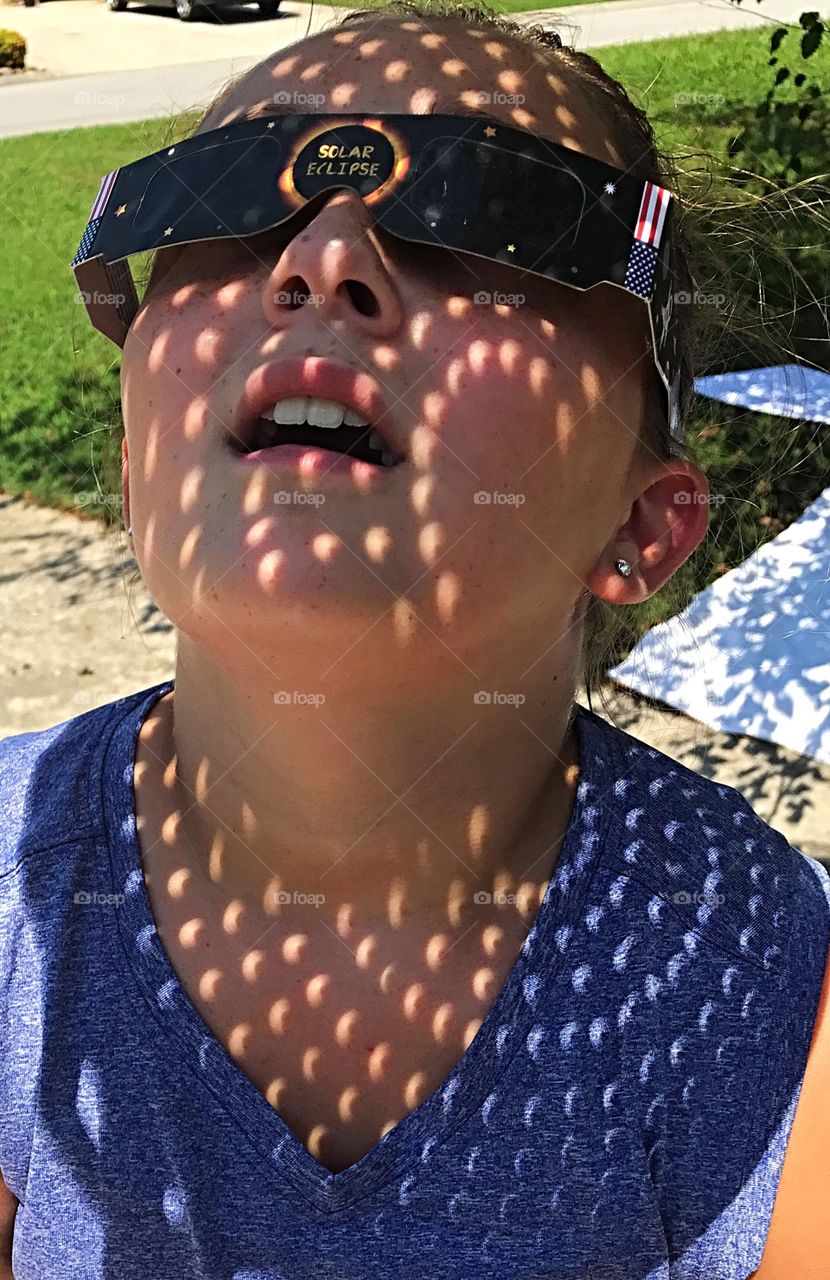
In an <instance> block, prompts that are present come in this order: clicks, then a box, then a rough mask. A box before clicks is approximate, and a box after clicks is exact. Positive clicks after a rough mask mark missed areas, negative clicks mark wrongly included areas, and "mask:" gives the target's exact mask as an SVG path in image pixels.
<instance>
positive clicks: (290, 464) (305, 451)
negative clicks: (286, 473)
mask: <svg viewBox="0 0 830 1280" xmlns="http://www.w3.org/2000/svg"><path fill="white" fill-rule="evenodd" d="M236 456H237V458H238V459H239V462H240V463H241V464H242V466H243V467H257V466H262V467H269V468H272V469H274V470H277V469H279V470H283V469H288V470H290V471H292V472H293V473H294V475H296V476H298V477H299V478H300V479H304V480H309V479H310V480H319V479H322V477H323V476H329V475H347V476H351V478H352V479H353V480H363V479H364V477H366V476H371V477H372V478H373V479H374V477H375V476H378V475H390V474H391V472H393V471H395V470H396V469H397V467H398V466H400V463H396V464H395V466H394V467H382V466H381V467H379V466H375V464H374V463H373V462H364V461H363V459H362V458H352V457H350V456H349V454H347V453H335V452H334V450H332V449H318V448H316V447H315V446H314V445H310V444H279V445H274V446H272V447H271V448H270V449H255V450H254V451H253V453H238V452H237V453H236Z"/></svg>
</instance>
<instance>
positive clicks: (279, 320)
mask: <svg viewBox="0 0 830 1280" xmlns="http://www.w3.org/2000/svg"><path fill="white" fill-rule="evenodd" d="M263 307H264V310H265V315H266V318H267V319H268V322H269V324H271V325H273V326H275V327H276V328H281V329H284V328H286V327H287V326H289V325H291V324H294V323H297V322H298V321H299V320H300V319H302V318H307V317H308V316H309V314H310V315H313V316H314V317H315V318H316V319H317V320H319V321H320V322H321V323H325V324H327V325H328V326H330V327H333V328H337V327H341V326H343V327H346V326H347V327H348V328H349V329H350V330H352V331H354V330H357V331H359V332H362V333H364V334H366V335H367V336H371V337H377V338H382V337H389V336H391V334H392V333H394V332H395V331H396V330H397V328H398V326H399V325H400V323H401V318H402V307H401V300H400V296H399V292H398V288H397V286H396V283H395V281H394V279H393V277H392V275H391V274H390V271H389V269H388V267H387V265H386V263H385V261H384V259H383V257H382V255H381V251H380V246H379V244H378V242H377V238H376V236H375V232H374V223H373V221H372V218H371V217H370V215H369V213H368V211H367V209H366V206H365V204H364V203H363V201H362V200H361V198H360V196H359V195H358V194H357V192H356V191H337V192H335V193H334V194H333V195H332V197H331V198H330V199H329V200H327V201H326V203H325V204H324V205H323V206H322V208H321V209H319V210H318V212H317V214H316V215H315V216H314V217H313V218H312V219H311V221H310V222H308V223H306V225H305V226H304V227H303V228H302V230H300V231H298V232H297V234H296V235H295V236H294V237H293V238H292V239H291V241H290V242H289V243H288V244H287V245H286V247H285V249H284V250H283V251H282V253H281V254H280V257H279V260H278V262H277V263H276V265H275V267H274V270H273V271H272V272H271V274H270V276H269V278H268V280H267V281H266V284H265V296H264V298H263Z"/></svg>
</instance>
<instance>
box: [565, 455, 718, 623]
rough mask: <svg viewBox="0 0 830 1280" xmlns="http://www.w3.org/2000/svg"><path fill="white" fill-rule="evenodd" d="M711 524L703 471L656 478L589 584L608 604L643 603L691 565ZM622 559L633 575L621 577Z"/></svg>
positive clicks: (690, 467)
mask: <svg viewBox="0 0 830 1280" xmlns="http://www.w3.org/2000/svg"><path fill="white" fill-rule="evenodd" d="M708 523H709V486H708V482H707V480H706V477H705V475H704V474H703V472H702V471H700V470H699V469H698V468H697V467H695V466H694V464H688V467H686V466H684V468H683V470H681V471H677V470H672V471H671V472H668V473H664V474H662V475H660V476H658V477H657V478H656V479H655V480H653V481H652V483H651V484H649V485H648V486H647V488H645V489H644V490H643V491H642V492H641V493H640V494H638V496H637V497H636V498H635V499H634V502H633V503H632V505H631V508H630V512H629V516H628V519H627V520H626V522H625V524H624V525H622V526H621V527H620V528H619V529H618V530H617V531H616V533H615V535H614V537H613V539H612V540H611V541H610V542H609V543H608V544H607V545H606V546H605V547H604V548H603V551H602V555H601V557H600V560H599V561H598V563H597V565H596V567H595V568H594V569H593V570H592V572H591V574H590V576H589V578H588V581H587V585H588V586H589V587H590V589H591V591H592V592H593V593H594V595H597V596H600V597H601V598H602V599H603V600H605V601H606V602H607V603H608V604H641V603H642V602H643V601H644V600H648V598H649V597H650V596H652V595H654V593H655V592H656V591H659V590H660V588H661V587H662V586H663V584H664V583H665V582H666V581H667V580H668V579H669V578H670V577H671V575H672V574H673V573H674V572H675V570H676V569H678V568H679V567H680V565H681V564H683V562H684V561H685V560H688V558H689V556H690V555H691V554H692V552H693V551H694V549H695V547H697V545H698V543H700V541H701V540H702V539H703V537H704V536H705V533H706V529H707V528H708ZM619 560H626V561H628V563H629V565H630V566H631V572H630V574H625V573H622V572H620V570H619V569H618V567H617V562H618V561H619Z"/></svg>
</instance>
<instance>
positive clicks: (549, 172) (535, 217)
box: [71, 114, 683, 443]
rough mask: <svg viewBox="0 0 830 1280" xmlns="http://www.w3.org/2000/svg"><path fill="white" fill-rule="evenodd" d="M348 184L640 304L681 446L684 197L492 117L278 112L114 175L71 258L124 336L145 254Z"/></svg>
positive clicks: (486, 251)
mask: <svg viewBox="0 0 830 1280" xmlns="http://www.w3.org/2000/svg"><path fill="white" fill-rule="evenodd" d="M343 187H346V188H350V189H351V190H353V191H356V192H357V193H358V194H359V195H360V196H361V198H362V199H363V200H364V202H365V203H366V206H367V208H368V209H369V210H370V211H371V214H372V217H373V218H374V219H375V220H376V222H377V223H378V224H379V225H380V226H381V227H383V228H384V229H385V230H387V231H390V232H392V233H393V234H394V235H396V236H400V237H401V238H402V239H404V240H412V241H417V242H420V243H423V244H430V245H437V246H441V247H443V248H446V249H448V250H451V251H455V252H458V253H464V254H474V255H476V256H478V257H481V258H486V259H490V260H491V261H493V262H499V263H503V264H505V265H508V266H512V267H516V268H518V269H519V270H520V271H529V272H531V273H533V274H534V275H540V276H545V277H547V278H548V279H551V280H556V281H558V282H559V283H560V284H565V285H568V286H570V287H571V288H576V289H590V288H592V287H593V286H595V285H598V284H603V283H607V284H612V285H616V286H617V287H619V288H621V289H625V290H626V291H627V292H629V293H632V294H634V295H635V296H636V297H638V298H641V299H642V300H643V302H644V303H645V304H646V306H647V307H648V314H649V322H650V328H651V338H652V350H653V354H654V361H655V365H656V367H657V370H658V372H659V374H660V378H661V380H662V382H663V384H664V386H665V388H666V397H667V400H666V403H667V420H668V423H669V427H670V431H671V436H672V439H673V440H674V441H676V442H678V443H680V442H682V438H683V423H682V420H681V413H680V407H679V394H678V384H679V378H678V363H679V362H678V349H677V336H676V327H675V324H674V323H673V319H674V315H673V305H672V303H673V291H674V282H673V272H672V264H671V250H672V236H671V221H672V197H671V193H670V192H669V191H667V190H666V189H665V188H664V187H659V186H657V185H656V184H654V183H651V182H647V181H643V179H642V178H635V177H632V176H631V175H630V174H628V173H625V172H623V171H621V170H619V169H615V168H613V167H612V166H610V165H607V164H604V163H603V162H602V161H599V160H596V159H594V158H593V157H591V156H586V155H583V154H582V153H581V152H578V151H573V150H571V149H570V148H568V147H562V146H559V145H558V144H556V143H554V142H550V141H548V140H547V139H545V138H539V137H537V136H536V135H534V134H531V133H527V132H525V131H524V130H521V129H514V128H511V127H509V126H507V125H504V124H502V123H501V122H499V121H497V120H495V119H489V118H488V117H486V116H482V117H470V116H460V115H459V116H453V115H427V116H424V115H384V116H377V117H366V116H359V115H353V114H349V115H346V114H340V115H326V116H321V115H274V116H271V117H268V116H266V117H263V118H261V119H258V120H244V121H238V122H237V123H235V124H230V125H227V126H225V127H224V128H221V129H214V130H211V131H210V132H205V133H202V134H197V135H196V136H194V137H191V138H187V139H185V140H184V141H183V142H179V143H177V144H176V145H175V146H172V147H168V148H164V149H162V150H161V151H156V152H154V153H153V154H152V155H149V156H144V157H143V158H142V159H140V160H136V161H135V162H134V163H132V164H129V165H125V166H123V167H122V168H119V169H115V170H113V171H112V173H109V174H107V175H106V176H105V177H104V178H102V180H101V185H100V188H99V190H98V195H97V196H96V198H95V201H94V203H93V206H92V210H91V212H90V216H89V221H88V222H87V225H86V228H85V230H84V233H83V237H82V239H81V244H80V247H79V249H78V252H77V253H76V255H75V257H74V258H73V260H72V264H71V265H72V270H73V271H74V273H75V278H76V280H77V282H78V286H79V289H80V291H81V297H82V298H83V301H84V303H85V305H86V308H87V311H88V313H89V317H90V320H91V322H92V324H93V325H94V326H95V328H97V329H99V330H100V331H101V332H102V333H103V334H105V335H106V337H108V338H110V339H111V340H112V341H113V342H115V343H116V344H117V345H118V346H123V343H124V340H125V338H126V335H127V330H128V329H129V327H130V324H131V323H132V321H133V319H134V317H135V314H136V312H137V310H138V307H139V297H138V293H137V291H136V287H135V282H134V280H133V276H132V272H131V270H130V267H129V263H128V261H127V259H128V258H130V257H131V256H132V255H133V254H136V253H142V252H146V251H147V250H151V249H160V248H165V247H168V246H170V245H181V244H187V243H190V242H192V241H198V240H214V239H224V238H228V237H234V238H239V237H245V236H252V235H256V234H258V233H260V232H263V231H268V230H271V229H272V228H273V227H277V226H280V225H281V224H283V223H286V222H289V220H290V219H291V218H292V217H293V216H294V215H296V214H297V213H298V211H299V210H300V209H302V208H303V206H304V205H306V204H307V203H308V202H309V201H312V200H314V199H315V197H318V196H321V195H323V193H325V192H331V191H334V190H336V189H337V188H343ZM471 266H472V267H473V268H474V264H471Z"/></svg>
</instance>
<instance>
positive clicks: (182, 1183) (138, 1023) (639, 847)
mask: <svg viewBox="0 0 830 1280" xmlns="http://www.w3.org/2000/svg"><path fill="white" fill-rule="evenodd" d="M171 687H172V682H171V681H165V682H163V683H162V684H159V685H156V686H154V687H152V688H150V689H144V690H141V691H139V692H138V693H136V694H134V695H131V696H130V697H127V698H122V699H119V700H118V701H117V702H113V703H109V704H107V705H105V706H102V707H97V708H95V709H93V710H90V711H87V712H85V713H84V714H82V715H78V716H76V717H74V718H73V719H70V720H68V721H66V722H65V723H63V724H59V725H56V726H54V727H52V728H49V729H46V730H43V731H41V732H37V733H28V734H21V735H17V736H15V737H11V738H6V739H5V740H4V741H3V742H2V743H0V805H2V843H1V844H0V1027H1V1028H2V1029H1V1030H0V1169H2V1173H3V1176H4V1178H5V1179H6V1181H7V1183H8V1185H9V1186H10V1188H11V1190H12V1191H13V1192H14V1194H15V1195H16V1196H17V1197H18V1199H19V1200H20V1201H21V1207H20V1210H19V1212H18V1216H17V1222H16V1227H15V1233H14V1250H13V1266H14V1272H15V1277H16V1280H81V1278H83V1280H196V1278H197V1277H198V1278H199V1280H207V1278H208V1277H209V1278H210V1280H321V1277H323V1278H329V1277H330V1278H331V1280H335V1278H336V1280H381V1278H382V1280H389V1277H398V1278H409V1277H411V1278H413V1280H473V1278H475V1280H489V1278H490V1277H492V1278H493V1280H496V1278H498V1280H542V1278H544V1280H744V1278H745V1277H747V1276H748V1275H749V1274H750V1273H751V1272H752V1271H753V1270H754V1269H755V1268H756V1267H757V1265H758V1263H759V1261H760V1258H761V1253H762V1250H763V1245H764V1240H765V1237H766V1233H767V1229H768V1225H769V1220H770V1215H771V1212H772V1205H773V1200H774V1196H775V1191H776V1186H777V1182H778V1178H779V1174H780V1170H781V1164H782V1160H783V1156H784V1150H785V1146H786V1141H787V1136H788V1133H789V1129H790V1125H791V1123H792V1119H793V1115H794V1112H795V1106H796V1103H797V1100H798V1093H799V1089H800V1085H801V1080H802V1076H803V1073H804V1067H805V1062H806V1058H807V1052H808V1048H809V1043H810V1038H811V1032H812V1028H813V1024H814V1020H815V1016H816V1011H817V1007H818V997H819V992H820V988H821V980H822V975H823V970H824V962H825V958H826V955H827V949H828V945H830V880H829V879H828V876H827V873H826V872H825V871H824V869H823V867H822V866H821V865H820V864H819V863H817V862H815V861H813V860H812V859H809V858H807V857H806V856H805V855H804V854H802V853H800V852H799V851H797V850H795V849H793V848H792V847H791V846H790V845H789V844H788V843H787V841H786V840H785V839H784V838H783V837H782V836H780V835H778V834H777V833H776V832H775V831H773V830H772V829H771V828H770V827H768V826H767V825H766V824H765V823H764V822H763V821H761V819H760V818H758V817H757V816H756V814H755V813H754V812H753V810H752V809H751V808H750V806H749V804H748V803H747V802H746V801H745V800H744V799H743V798H742V797H741V795H740V794H739V793H738V792H737V791H736V790H734V789H732V788H730V787H725V786H720V785H718V784H716V783H714V782H712V781H709V780H706V779H702V778H700V777H698V776H697V775H696V774H695V773H693V772H692V771H690V770H688V769H686V768H683V767H681V766H680V765H677V764H675V763H674V762H673V761H672V760H670V759H669V758H668V757H667V756H665V755H663V754H661V753H660V752H658V751H654V750H652V749H650V748H648V747H647V746H645V745H644V744H643V743H641V742H639V741H638V740H637V739H636V738H633V737H631V736H629V735H628V734H626V733H624V732H622V731H621V730H618V729H616V728H613V727H612V726H610V725H609V724H608V723H607V722H606V721H604V720H602V719H601V718H600V717H599V716H597V715H594V714H592V713H590V712H587V711H584V710H580V711H578V713H577V723H578V730H579V741H580V748H581V755H582V773H581V780H580V784H579V787H578V794H577V798H576V802H575V806H574V812H573V815H572V819H571V823H570V827H569V830H568V833H567V836H566V839H565V841H564V843H563V847H562V850H561V854H560V858H559V861H558V863H557V866H556V870H555V873H554V875H553V878H552V880H551V883H550V886H549V888H548V891H547V893H546V896H545V899H544V902H543V904H542V906H541V908H540V910H539V912H538V914H537V917H536V919H535V921H534V924H533V928H532V929H531V931H530V933H529V935H528V937H527V939H526V942H525V944H524V946H523V948H522V951H521V953H520V954H519V956H518V958H517V960H516V963H515V964H514V966H513V968H512V970H511V971H510V974H509V976H508V978H507V980H506V983H505V985H504V987H503V988H502V990H501V992H500V993H499V996H498V998H497V999H496V1001H495V1004H494V1005H493V1006H492V1008H491V1010H490V1012H489V1014H488V1016H487V1017H486V1018H485V1020H484V1022H483V1024H482V1026H481V1028H480V1030H479V1032H478V1034H477V1035H476V1037H475V1039H474V1040H473V1041H472V1043H471V1045H470V1046H469V1048H468V1050H467V1052H466V1053H465V1054H464V1056H463V1057H462V1059H461V1060H460V1062H458V1063H457V1065H456V1066H455V1068H454V1069H453V1070H452V1072H451V1073H450V1074H449V1076H448V1077H447V1079H446V1080H445V1081H444V1083H443V1084H442V1085H441V1086H440V1087H439V1088H438V1089H437V1090H436V1091H435V1092H434V1093H433V1094H432V1095H431V1096H430V1097H429V1098H427V1099H426V1100H425V1102H424V1103H423V1104H422V1105H421V1106H419V1107H418V1108H417V1109H416V1110H415V1111H413V1112H411V1113H410V1114H409V1115H407V1116H406V1117H405V1119H404V1120H403V1121H402V1122H401V1123H400V1124H399V1125H397V1126H396V1127H395V1128H394V1129H392V1130H391V1131H390V1132H389V1133H387V1134H386V1136H385V1137H384V1138H383V1139H382V1140H381V1141H380V1142H379V1143H378V1144H377V1145H376V1146H375V1147H374V1148H373V1149H372V1151H371V1152H369V1153H368V1155H366V1156H365V1157H364V1158H363V1159H362V1160H360V1161H359V1162H358V1163H357V1164H355V1165H352V1166H351V1167H350V1168H349V1169H346V1170H345V1171H343V1172H342V1173H338V1174H332V1173H330V1172H329V1171H327V1170H326V1169H324V1168H323V1167H322V1166H321V1165H320V1164H318V1163H317V1162H316V1161H315V1160H314V1159H313V1158H312V1157H311V1156H310V1155H309V1153H308V1152H307V1151H306V1149H305V1147H304V1146H303V1145H302V1143H300V1142H299V1140H298V1139H297V1138H295V1137H294V1135H293V1134H292V1132H291V1131H290V1130H289V1129H288V1127H287V1126H286V1125H285V1123H284V1122H283V1121H282V1120H281V1119H280V1116H279V1115H278V1114H277V1112H276V1111H275V1110H274V1109H273V1108H272V1107H271V1106H270V1105H269V1103H268V1102H267V1101H266V1100H265V1098H264V1097H263V1096H262V1095H261V1094H260V1093H259V1092H258V1091H257V1090H256V1088H255V1087H254V1086H253V1085H252V1084H251V1083H250V1081H248V1079H247V1078H246V1077H245V1075H244V1074H243V1072H242V1071H241V1069H240V1068H239V1067H238V1066H237V1065H236V1063H235V1062H234V1060H233V1059H232V1058H231V1057H230V1056H229V1054H227V1053H226V1052H225V1051H224V1050H223V1049H222V1047H221V1045H220V1044H219V1042H218V1041H217V1040H216V1039H215V1038H214V1036H213V1035H212V1033H211V1032H210V1031H209V1029H208V1027H207V1026H206V1024H205V1023H204V1022H203V1021H202V1020H201V1018H200V1016H199V1015H198V1013H197V1012H196V1010H195V1008H194V1006H193V1005H192V1004H191V1003H190V1002H189V1001H188V999H187V998H186V996H185V995H184V993H183V991H182V989H181V987H180V986H179V984H178V982H177V980H176V977H175V973H174V971H173V969H172V967H171V964H170V962H169V960H168V958H167V955H166V953H165V952H164V951H163V949H162V948H161V945H160V942H159V939H158V937H157V935H156V933H155V929H154V926H153V920H152V914H151V911H150V906H149V900H148V897H147V893H146V887H145V884H144V880H143V877H142V875H141V871H140V864H139V855H138V848H137V843H136V835H135V814H134V809H133V805H132V790H131V781H132V760H133V753H134V747H135V740H136V735H137V732H138V728H139V726H140V724H141V721H142V719H143V717H144V716H145V715H146V714H147V712H148V711H149V709H150V707H151V705H152V703H153V702H154V701H155V700H156V699H157V698H159V697H161V696H162V695H163V694H164V693H166V692H167V691H168V690H169V689H170V688H171ZM79 894H80V895H82V897H81V899H79V900H76V895H79ZM83 895H86V898H85V899H84V897H83ZM96 895H97V897H96ZM111 895H115V896H114V897H113V896H111ZM90 899H91V901H90Z"/></svg>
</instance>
